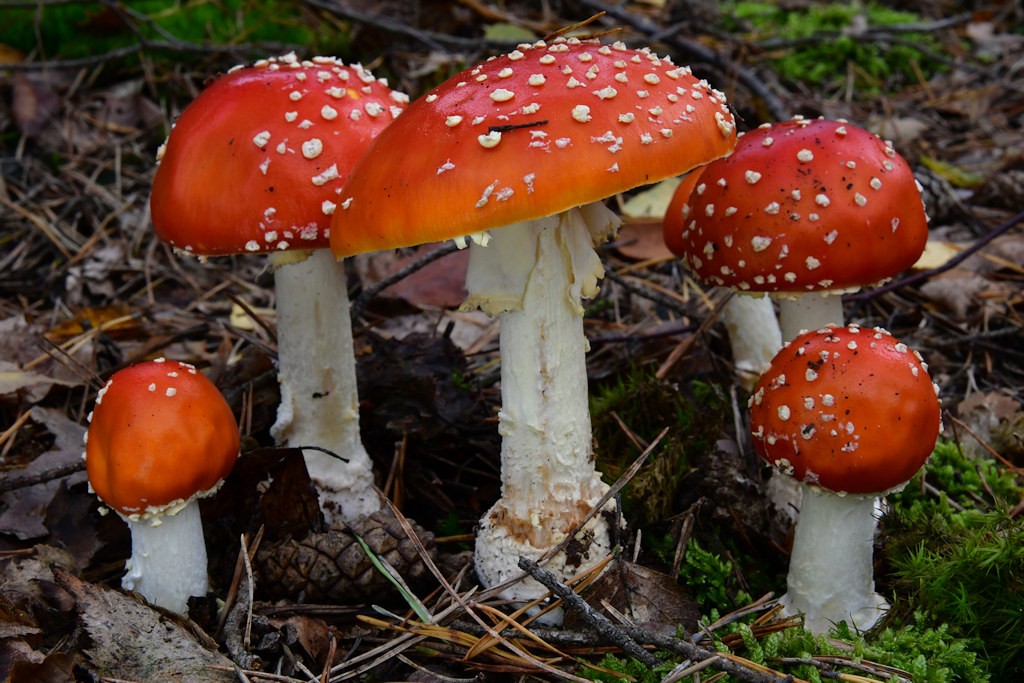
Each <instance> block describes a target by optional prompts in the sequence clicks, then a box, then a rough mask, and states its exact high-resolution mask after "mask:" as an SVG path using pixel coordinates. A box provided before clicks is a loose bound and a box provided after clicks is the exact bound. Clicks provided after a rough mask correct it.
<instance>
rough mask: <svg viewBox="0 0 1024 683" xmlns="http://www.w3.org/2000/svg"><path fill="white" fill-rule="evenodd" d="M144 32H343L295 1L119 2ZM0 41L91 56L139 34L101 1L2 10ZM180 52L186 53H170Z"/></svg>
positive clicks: (332, 44)
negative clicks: (329, 28) (320, 21)
mask: <svg viewBox="0 0 1024 683" xmlns="http://www.w3.org/2000/svg"><path fill="white" fill-rule="evenodd" d="M126 7H129V8H130V11H131V13H132V14H133V15H135V16H136V17H137V19H135V23H136V24H137V26H138V30H139V33H140V34H141V36H142V37H144V38H145V39H147V40H153V41H164V40H167V37H166V36H164V35H162V34H161V33H160V31H165V32H167V33H169V34H170V35H171V36H173V37H174V39H177V40H179V41H183V42H188V43H197V44H223V45H232V44H239V43H243V42H245V43H276V44H281V45H293V46H308V47H309V48H310V49H312V50H313V51H314V52H315V53H320V54H335V53H336V51H338V50H340V49H342V48H343V47H344V44H345V39H344V37H343V36H340V35H339V34H338V32H337V31H330V32H328V31H327V30H326V27H325V26H320V27H318V25H317V22H315V21H313V19H312V17H310V16H307V15H306V14H305V13H304V11H303V10H302V8H301V5H299V4H297V3H292V2H285V1H283V0H266V1H263V0H184V1H182V0H139V1H138V2H132V3H129V4H128V5H126ZM0 31H2V32H0V43H5V44H7V45H10V46H12V47H15V48H17V49H18V50H21V51H22V52H25V53H36V54H37V55H38V56H39V57H40V58H46V59H72V58H76V57H86V56H95V55H98V54H103V53H105V52H108V51H110V50H113V49H116V48H122V47H126V46H129V45H134V44H136V43H138V41H139V36H136V35H135V34H134V33H133V32H132V30H131V29H130V28H129V27H128V26H126V25H125V23H124V22H123V21H122V19H121V18H120V17H119V16H118V15H117V14H115V13H114V12H113V11H112V10H110V9H109V8H107V7H105V6H103V5H101V4H100V3H95V4H90V3H82V4H69V5H52V6H44V5H41V6H40V9H38V11H37V9H36V8H30V9H20V8H12V9H9V10H6V11H5V20H4V27H3V29H2V30H0ZM175 54H176V58H178V59H181V58H183V57H185V56H187V55H183V54H181V53H175Z"/></svg>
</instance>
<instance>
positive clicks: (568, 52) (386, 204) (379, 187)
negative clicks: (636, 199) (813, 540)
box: [331, 38, 735, 620]
mask: <svg viewBox="0 0 1024 683" xmlns="http://www.w3.org/2000/svg"><path fill="white" fill-rule="evenodd" d="M734 140H735V125H734V120H733V117H732V114H731V113H730V112H729V108H728V106H727V104H726V101H725V97H724V95H722V93H720V92H718V91H717V90H715V89H714V88H712V87H711V86H710V85H709V84H708V83H707V82H706V81H703V80H700V79H698V78H696V77H695V76H694V75H693V74H692V72H691V71H690V69H689V68H687V67H680V66H676V65H674V64H672V62H671V61H670V60H669V59H668V58H665V57H659V56H658V55H656V54H654V53H653V52H651V51H650V50H647V49H640V50H637V49H630V48H628V47H626V45H624V44H622V43H614V44H612V45H605V44H601V43H600V42H598V41H592V40H578V39H575V38H569V39H566V38H556V39H555V40H552V41H550V42H546V41H538V42H535V43H531V44H524V45H520V46H519V47H518V48H517V49H515V50H513V51H512V52H510V53H508V54H505V55H501V56H498V57H494V58H491V59H489V60H488V61H486V62H485V63H483V64H480V65H479V66H476V67H473V68H471V69H469V70H467V71H465V72H463V73H460V74H457V75H456V76H454V77H453V78H451V79H449V80H448V81H446V82H444V83H442V84H441V85H439V86H437V87H436V88H434V89H433V90H431V91H430V92H428V93H427V94H426V95H425V96H423V97H421V98H419V99H417V100H416V101H414V102H413V103H412V104H410V105H409V108H408V109H407V110H406V111H405V113H403V114H402V116H400V117H399V118H398V119H397V120H396V121H395V122H394V123H392V124H391V125H390V126H388V128H386V129H385V130H384V131H383V132H382V133H381V134H380V135H379V136H378V137H377V139H376V140H375V141H374V144H373V145H372V146H371V147H370V149H369V150H368V151H367V153H366V155H365V156H364V157H363V158H362V159H361V160H360V161H359V163H358V164H357V165H356V167H355V168H354V169H353V170H352V175H351V177H350V179H349V180H348V182H346V183H345V186H344V188H343V189H342V193H341V201H340V202H339V209H338V211H337V212H336V213H335V214H334V219H333V224H332V228H331V247H332V249H333V250H334V253H335V255H336V256H339V257H341V256H345V255H349V254H355V253H359V252H364V251H373V250H378V249H384V248H394V247H401V246H410V245H414V244H420V243H423V242H431V241H440V240H446V239H457V240H463V241H465V237H466V236H469V237H471V240H470V241H471V242H472V244H471V246H470V250H471V251H470V260H469V269H468V274H467V282H466V289H467V291H468V292H469V298H468V300H467V301H466V304H465V306H466V307H476V306H479V307H480V308H482V309H483V310H484V311H486V312H487V313H490V314H492V315H499V316H500V321H501V333H500V334H501V336H500V346H501V392H502V407H501V411H500V413H499V415H498V419H499V427H498V429H499V433H500V434H501V435H502V445H501V477H502V495H501V498H500V499H499V500H498V502H497V503H495V505H494V506H493V507H492V508H491V509H490V511H489V512H487V513H486V514H485V516H484V518H483V520H482V521H481V523H480V527H479V530H478V532H477V542H476V555H475V558H476V568H477V573H478V575H479V577H480V579H481V581H482V582H483V583H484V584H485V585H488V586H492V585H495V584H500V583H503V582H505V581H506V580H507V579H510V578H511V577H514V576H520V575H521V573H522V572H521V571H520V569H519V568H518V565H517V560H518V558H519V557H520V556H525V557H528V558H531V559H537V558H539V557H541V556H543V555H546V554H547V555H551V557H549V558H548V561H547V563H546V565H545V566H546V567H547V568H548V569H549V570H551V571H553V572H554V573H556V574H557V575H559V576H561V577H566V576H571V575H572V574H573V573H575V572H576V571H577V570H580V569H583V568H586V567H589V566H592V565H593V564H594V563H596V562H598V561H600V560H601V559H603V558H604V557H606V556H607V554H608V553H609V552H610V548H611V540H610V534H609V524H608V521H607V519H606V518H605V517H606V515H605V514H601V515H598V516H596V517H593V518H590V519H589V521H586V523H585V524H584V522H585V520H586V516H587V514H588V513H589V512H590V511H592V510H593V509H594V508H595V507H597V504H598V502H599V501H600V500H601V498H602V496H603V495H604V493H605V492H606V491H607V485H606V484H604V483H603V482H602V481H601V476H600V474H599V473H598V472H597V471H596V470H595V468H594V463H593V452H592V446H591V430H590V414H589V409H588V403H587V401H588V395H587V367H586V357H585V354H586V346H587V341H586V337H585V336H584V333H583V306H582V303H581V300H582V298H583V297H591V296H593V295H594V294H595V293H596V292H597V285H598V281H599V280H600V278H601V277H603V275H604V270H603V267H602V265H601V261H600V258H599V257H598V255H597V252H596V251H595V245H597V244H599V243H600V242H601V241H603V240H604V239H606V238H607V237H609V236H610V235H612V234H614V232H615V230H616V229H617V227H618V225H619V219H618V217H617V216H615V214H613V213H612V212H611V211H610V210H609V209H608V208H607V207H605V205H604V204H603V203H601V200H603V199H605V198H607V197H610V196H612V195H614V194H616V193H618V192H624V191H626V190H629V189H630V188H633V187H637V186H639V185H643V184H646V183H653V182H656V181H658V180H662V179H665V178H668V177H671V176H674V175H678V174H680V173H684V172H686V171H688V170H690V169H691V168H694V167H696V166H699V165H701V164H704V163H707V162H708V161H710V160H711V159H715V158H717V157H720V156H723V155H725V154H727V153H728V152H729V150H730V149H731V148H732V146H733V144H734ZM347 226H358V228H356V227H353V228H351V229H350V228H349V227H347ZM611 509H612V506H611V505H609V506H608V507H606V508H603V509H602V513H606V512H608V511H610V510H611ZM581 525H582V529H581V530H580V531H578V532H577V533H576V536H575V538H574V539H573V540H575V543H574V544H573V547H572V548H571V550H570V551H561V552H557V553H555V552H554V551H555V550H556V548H557V547H558V546H559V544H560V543H562V542H563V541H566V540H567V537H568V536H569V534H570V533H571V532H573V530H575V529H577V528H579V527H580V526H581ZM545 592H546V589H544V588H543V587H542V586H540V584H538V583H536V582H535V581H533V580H532V579H529V580H527V581H523V582H520V583H517V584H515V585H513V586H512V587H510V588H509V589H508V590H507V591H506V592H505V595H506V597H509V598H514V599H532V598H534V597H537V596H539V595H543V594H544V593H545ZM555 619H557V616H555V617H553V618H552V620H555Z"/></svg>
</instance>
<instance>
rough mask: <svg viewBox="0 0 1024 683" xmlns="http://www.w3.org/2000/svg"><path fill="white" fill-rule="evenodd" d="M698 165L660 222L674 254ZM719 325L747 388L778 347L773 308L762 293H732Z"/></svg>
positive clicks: (680, 249) (680, 248)
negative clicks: (721, 325) (748, 294)
mask: <svg viewBox="0 0 1024 683" xmlns="http://www.w3.org/2000/svg"><path fill="white" fill-rule="evenodd" d="M706 168H707V166H702V167H701V168H698V169H696V170H694V171H692V172H690V173H688V174H686V176H685V177H684V178H683V179H682V182H680V183H679V186H678V187H676V191H675V192H674V193H673V194H672V201H670V202H669V205H668V208H667V209H666V211H665V218H664V220H663V221H662V237H663V238H664V240H665V246H667V247H668V248H669V251H671V252H672V253H673V254H675V255H676V256H680V257H681V256H683V255H684V254H686V242H684V241H683V238H682V234H683V226H684V222H685V220H686V217H687V216H688V215H689V212H690V207H689V205H688V201H689V198H690V194H691V193H692V192H693V190H694V188H695V187H697V184H698V183H699V182H700V178H701V176H702V175H703V172H704V169H706ZM720 315H721V319H722V324H723V325H725V328H726V330H727V332H728V334H729V346H730V348H731V349H732V360H733V366H734V368H735V371H736V375H737V378H738V379H739V380H740V382H741V384H743V385H744V386H745V387H746V388H747V389H750V388H751V387H752V386H753V385H754V383H755V382H756V381H757V378H758V377H760V376H761V373H762V372H764V370H765V368H767V367H768V364H769V363H770V362H771V359H772V356H774V355H775V354H776V353H777V352H778V350H779V348H780V347H781V346H782V333H781V332H780V331H779V321H778V319H777V318H776V317H775V307H774V306H773V305H772V301H771V299H769V298H768V297H766V296H746V295H740V294H738V293H737V295H734V296H732V297H730V298H729V300H728V301H726V303H725V305H724V306H723V307H722V310H721V314H720Z"/></svg>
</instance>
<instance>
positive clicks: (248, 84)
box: [150, 54, 408, 255]
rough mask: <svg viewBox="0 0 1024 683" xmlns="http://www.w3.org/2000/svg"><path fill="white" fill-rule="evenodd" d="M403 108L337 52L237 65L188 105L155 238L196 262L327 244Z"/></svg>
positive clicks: (163, 156)
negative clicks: (345, 188) (372, 148)
mask: <svg viewBox="0 0 1024 683" xmlns="http://www.w3.org/2000/svg"><path fill="white" fill-rule="evenodd" d="M407 102H408V97H407V96H406V95H404V94H403V93H400V92H396V91H392V90H391V89H390V88H388V86H387V84H386V82H385V81H384V80H383V79H378V78H375V77H374V76H373V75H372V74H371V73H370V72H368V71H367V70H366V69H364V68H363V67H361V66H359V65H356V66H345V65H344V64H342V63H341V62H340V61H338V60H336V59H334V58H331V57H315V58H313V59H312V60H308V61H306V60H304V61H300V60H298V59H296V58H295V55H293V54H289V55H285V56H283V57H277V58H272V59H267V60H262V61H260V62H257V63H256V64H254V65H253V66H249V67H238V68H235V69H233V70H231V71H230V72H228V73H227V74H225V75H224V76H221V77H220V78H218V79H216V80H215V81H213V82H212V83H211V84H210V85H209V86H208V87H207V88H206V89H205V90H203V92H201V93H200V94H199V96H198V97H197V98H196V99H195V101H194V102H192V103H191V104H190V105H189V106H188V107H186V108H185V110H184V111H183V112H182V113H181V116H180V117H179V118H178V120H177V122H176V124H175V126H174V129H173V130H172V131H171V134H170V137H168V139H167V142H166V144H165V145H164V146H163V147H161V149H160V152H159V154H158V160H159V162H160V166H159V168H158V169H157V173H156V177H155V178H154V180H153V194H152V197H151V198H150V206H151V209H152V213H153V226H154V227H155V228H156V233H157V235H158V236H159V237H160V239H162V240H164V241H165V242H168V243H170V244H171V245H172V246H174V247H176V248H177V249H180V250H182V251H185V252H189V253H194V254H199V255H218V254H238V253H247V252H248V253H256V252H273V251H283V250H288V249H314V248H321V247H326V246H327V245H328V234H329V226H330V220H331V214H333V213H334V209H335V206H336V204H337V201H338V192H339V190H340V188H341V186H342V183H343V182H344V181H345V179H346V177H347V176H348V173H349V171H350V169H351V168H352V165H353V164H354V163H355V162H356V159H358V158H359V156H360V155H361V154H362V153H363V152H364V151H365V149H366V147H367V146H368V145H369V143H370V141H371V140H372V139H373V137H374V136H376V135H377V133H379V132H380V131H381V130H382V129H383V128H384V127H385V126H387V125H388V124H389V123H390V122H391V121H392V120H393V119H394V118H395V117H396V116H398V114H399V113H400V112H401V111H402V109H403V108H404V106H405V104H406V103H407Z"/></svg>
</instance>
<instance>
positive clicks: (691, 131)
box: [331, 38, 735, 257]
mask: <svg viewBox="0 0 1024 683" xmlns="http://www.w3.org/2000/svg"><path fill="white" fill-rule="evenodd" d="M734 144H735V125H734V121H733V117H732V114H731V113H730V112H729V109H728V107H727V105H726V102H725V97H724V96H723V95H722V93H720V92H718V91H716V90H715V89H713V88H712V87H711V86H710V85H708V84H707V82H705V81H702V80H699V79H697V78H695V77H694V76H693V74H692V73H691V72H690V70H689V68H687V67H677V66H675V65H673V64H672V63H671V62H670V61H669V60H668V59H667V58H663V57H658V56H657V55H655V54H653V53H651V52H650V51H649V50H632V49H629V48H627V47H626V46H625V45H623V44H621V43H616V44H614V45H601V44H600V43H598V42H596V41H581V40H577V39H575V38H570V39H563V38H558V39H556V40H554V41H552V42H550V43H545V42H543V41H540V42H537V43H533V44H530V45H520V46H519V48H518V49H516V50H514V51H512V52H511V53H509V54H506V55H502V56H500V57H496V58H492V59H491V60H489V61H487V62H485V63H484V64H481V65H479V66H477V67H474V68H473V69H470V70H468V71H466V72H463V73H461V74H458V75H456V76H455V77H454V78H451V79H449V80H448V81H446V82H444V83H442V84H441V85H440V86H438V87H437V88H435V89H434V90H432V91H431V92H430V93H428V94H427V95H426V96H424V97H421V98H419V99H417V100H416V101H415V102H413V103H412V104H411V105H410V106H409V109H408V110H407V111H406V113H405V114H403V115H402V116H401V117H400V118H399V119H398V120H397V121H395V122H394V123H393V124H391V126H389V127H388V128H387V130H385V131H384V132H383V133H382V134H381V135H380V136H379V137H378V138H377V140H376V141H375V142H374V144H373V145H372V147H371V148H370V150H369V151H368V152H367V154H366V156H365V157H363V159H362V160H360V162H359V163H358V164H357V166H356V168H355V169H353V171H352V175H351V178H350V179H349V181H348V182H347V183H346V184H345V187H344V188H343V190H342V194H341V202H340V203H339V206H340V208H339V210H338V211H337V212H336V213H335V216H334V223H333V228H334V229H333V230H332V234H331V248H332V250H333V251H334V254H335V256H338V257H341V256H347V255H350V254H355V253H359V252H364V251H372V250H375V249H382V248H389V247H399V246H408V245H413V244H420V243H423V242H431V241H440V240H445V239H451V238H454V237H459V236H462V235H466V234H468V233H474V232H480V231H483V230H487V229H489V228H496V227H500V226H503V225H509V224H511V223H516V222H519V221H524V220H531V219H534V218H541V217H543V216H549V215H552V214H557V213H560V212H562V211H565V210H567V209H571V208H573V207H575V206H580V205H583V204H587V203H590V202H594V201H598V200H601V199H603V198H605V197H609V196H611V195H613V194H615V193H617V192H622V191H624V190H628V189H630V188H633V187H636V186H638V185H643V184H646V183H652V182H655V181H658V180H662V179H664V178H668V177H671V176H673V175H678V174H680V173H685V172H686V171H688V170H690V169H691V168H693V167H695V166H699V165H701V164H704V163H707V162H708V161H710V160H712V159H715V158H718V157H720V156H723V155H724V154H727V153H728V152H729V150H730V149H732V146H733V145H734ZM340 221H344V223H343V224H341V225H339V222H340ZM345 225H358V226H359V229H358V230H347V229H345Z"/></svg>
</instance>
